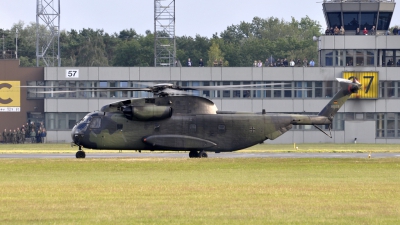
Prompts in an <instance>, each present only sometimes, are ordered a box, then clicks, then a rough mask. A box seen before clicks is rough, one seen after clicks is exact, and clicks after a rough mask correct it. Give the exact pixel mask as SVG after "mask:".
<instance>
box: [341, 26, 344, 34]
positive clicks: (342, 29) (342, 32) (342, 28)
mask: <svg viewBox="0 0 400 225" xmlns="http://www.w3.org/2000/svg"><path fill="white" fill-rule="evenodd" d="M340 35H344V27H343V26H341V27H340Z"/></svg>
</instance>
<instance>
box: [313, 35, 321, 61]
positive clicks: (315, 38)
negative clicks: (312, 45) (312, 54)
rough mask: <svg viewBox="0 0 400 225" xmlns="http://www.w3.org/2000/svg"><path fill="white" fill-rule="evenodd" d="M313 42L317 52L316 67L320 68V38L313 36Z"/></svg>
mask: <svg viewBox="0 0 400 225" xmlns="http://www.w3.org/2000/svg"><path fill="white" fill-rule="evenodd" d="M312 39H313V41H315V42H317V50H318V66H321V48H320V46H319V42H320V41H321V38H320V37H319V36H313V38H312Z"/></svg>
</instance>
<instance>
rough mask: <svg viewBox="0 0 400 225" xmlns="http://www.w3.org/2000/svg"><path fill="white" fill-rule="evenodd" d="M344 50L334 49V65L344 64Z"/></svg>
mask: <svg viewBox="0 0 400 225" xmlns="http://www.w3.org/2000/svg"><path fill="white" fill-rule="evenodd" d="M343 56H344V51H343V50H336V51H335V66H344V58H343Z"/></svg>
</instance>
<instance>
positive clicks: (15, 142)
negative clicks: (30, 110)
mask: <svg viewBox="0 0 400 225" xmlns="http://www.w3.org/2000/svg"><path fill="white" fill-rule="evenodd" d="M11 139H12V143H13V144H17V131H15V129H14V130H13V132H12V133H11Z"/></svg>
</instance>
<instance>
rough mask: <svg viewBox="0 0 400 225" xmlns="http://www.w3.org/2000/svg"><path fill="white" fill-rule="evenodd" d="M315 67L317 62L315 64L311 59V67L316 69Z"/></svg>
mask: <svg viewBox="0 0 400 225" xmlns="http://www.w3.org/2000/svg"><path fill="white" fill-rule="evenodd" d="M314 66H315V62H314V60H313V59H311V61H310V67H314Z"/></svg>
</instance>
